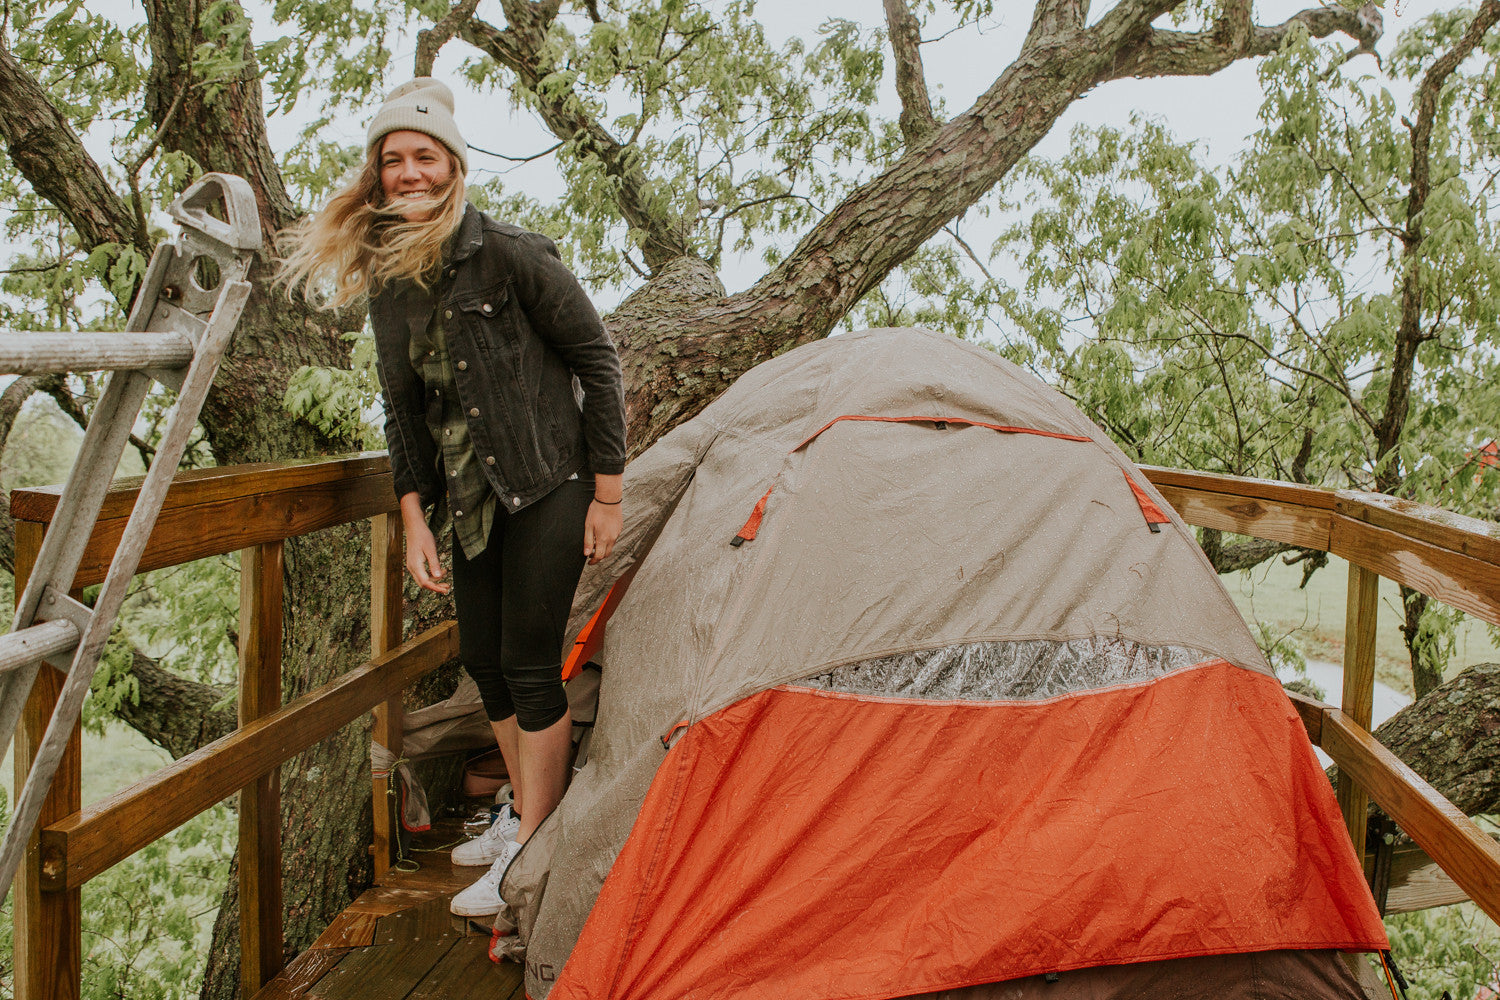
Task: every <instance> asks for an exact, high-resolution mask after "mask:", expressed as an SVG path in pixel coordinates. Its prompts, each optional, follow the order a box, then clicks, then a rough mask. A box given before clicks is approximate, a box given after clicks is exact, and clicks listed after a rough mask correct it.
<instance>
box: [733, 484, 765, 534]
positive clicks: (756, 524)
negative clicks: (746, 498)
mask: <svg viewBox="0 0 1500 1000" xmlns="http://www.w3.org/2000/svg"><path fill="white" fill-rule="evenodd" d="M775 488H776V485H775V484H774V483H773V484H771V486H770V488H769V489H767V490H766V492H765V494H764V495H763V496H761V498H760V500H759V501H758V502H757V503H756V504H755V509H754V510H752V511H751V512H750V517H749V518H748V519H747V520H746V521H745V526H744V527H743V528H741V529H740V531H739V534H737V535H735V536H734V537H733V538H731V539H730V540H729V544H730V545H734V546H740V545H744V544H745V543H746V542H753V541H755V535H756V532H758V531H760V521H761V518H763V517H765V516H766V501H767V500H769V499H771V490H774V489H775Z"/></svg>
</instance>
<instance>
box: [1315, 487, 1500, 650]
mask: <svg viewBox="0 0 1500 1000" xmlns="http://www.w3.org/2000/svg"><path fill="white" fill-rule="evenodd" d="M1328 551H1330V552H1332V553H1333V554H1334V555H1336V556H1340V557H1342V558H1344V559H1347V560H1349V561H1350V562H1351V563H1354V564H1356V565H1359V566H1363V567H1365V568H1366V569H1368V570H1372V571H1374V572H1376V573H1379V574H1380V575H1381V576H1383V577H1385V578H1386V579H1388V580H1394V581H1395V582H1397V583H1403V584H1405V585H1406V586H1408V587H1411V588H1413V589H1414V590H1419V591H1421V592H1422V593H1424V594H1426V595H1427V596H1429V597H1432V598H1436V599H1437V600H1439V601H1442V602H1443V603H1444V604H1447V605H1449V606H1450V607H1454V608H1458V609H1459V610H1460V611H1466V612H1468V613H1469V614H1471V615H1474V616H1476V617H1478V618H1483V619H1484V620H1485V621H1487V622H1489V623H1490V624H1492V625H1500V566H1496V565H1494V564H1493V563H1489V562H1486V561H1484V560H1482V559H1478V558H1475V557H1474V556H1470V555H1465V554H1464V553H1462V552H1456V551H1454V550H1453V549H1446V548H1442V547H1441V546H1438V545H1434V544H1432V543H1431V542H1427V541H1423V540H1422V539H1419V538H1411V537H1408V536H1406V535H1401V534H1398V533H1397V532H1395V531H1392V530H1390V529H1389V528H1382V527H1377V526H1376V525H1373V524H1367V523H1365V522H1364V521H1358V520H1355V519H1353V518H1350V517H1345V516H1344V515H1342V514H1335V515H1334V518H1333V536H1332V544H1331V545H1330V546H1329V548H1328Z"/></svg>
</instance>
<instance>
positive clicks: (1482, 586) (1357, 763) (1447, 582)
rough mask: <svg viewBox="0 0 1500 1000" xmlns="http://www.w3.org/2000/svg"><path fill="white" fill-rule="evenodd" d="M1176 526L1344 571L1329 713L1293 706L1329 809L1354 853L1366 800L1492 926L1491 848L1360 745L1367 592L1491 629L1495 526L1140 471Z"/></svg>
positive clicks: (1363, 740) (1216, 478) (1367, 745)
mask: <svg viewBox="0 0 1500 1000" xmlns="http://www.w3.org/2000/svg"><path fill="white" fill-rule="evenodd" d="M1144 471H1145V473H1146V476H1147V478H1149V479H1150V480H1151V482H1152V483H1153V484H1154V485H1155V486H1156V488H1157V489H1159V490H1160V491H1161V493H1162V495H1163V496H1164V497H1166V499H1167V502H1168V503H1170V504H1171V505H1172V506H1173V507H1174V508H1176V510H1177V512H1178V513H1179V514H1181V515H1182V518H1183V520H1185V521H1187V522H1188V523H1189V524H1195V525H1198V526H1200V527H1205V528H1218V529H1221V530H1224V531H1232V532H1235V533H1237V534H1241V535H1252V536H1254V537H1257V538H1266V539H1270V540H1272V541H1278V542H1287V543H1289V544H1293V545H1298V546H1302V547H1304V548H1309V549H1318V550H1321V551H1324V552H1329V553H1332V554H1333V555H1336V556H1339V557H1341V558H1343V559H1346V560H1348V562H1349V596H1348V604H1347V607H1346V610H1345V618H1344V620H1345V630H1344V683H1343V692H1342V697H1341V701H1340V707H1338V708H1334V707H1332V706H1329V705H1323V704H1321V703H1319V702H1315V701H1312V700H1310V699H1306V698H1298V697H1294V698H1293V701H1295V702H1296V703H1297V708H1298V711H1299V712H1300V713H1301V715H1302V721H1303V724H1304V725H1305V726H1306V728H1307V732H1308V736H1309V737H1310V738H1311V740H1312V742H1313V743H1314V744H1315V745H1317V746H1320V747H1322V749H1323V751H1324V752H1325V753H1327V754H1328V756H1330V757H1332V758H1333V760H1334V763H1336V764H1337V765H1338V767H1339V786H1338V798H1339V808H1340V809H1341V810H1342V811H1343V814H1344V820H1345V822H1346V823H1347V824H1348V827H1349V836H1350V838H1351V839H1352V840H1353V842H1354V844H1355V845H1356V847H1357V849H1358V850H1359V851H1360V852H1361V853H1363V850H1364V845H1365V822H1366V816H1367V810H1368V805H1369V799H1370V798H1371V797H1373V798H1374V799H1375V802H1376V803H1377V804H1378V805H1379V806H1380V808H1381V809H1382V810H1384V811H1385V813H1386V815H1388V816H1390V817H1391V818H1392V819H1393V820H1395V822H1396V824H1397V825H1398V826H1400V827H1401V829H1402V830H1404V831H1406V833H1407V834H1408V835H1409V836H1410V837H1411V839H1412V840H1414V841H1416V843H1417V844H1418V845H1419V846H1420V847H1421V848H1422V849H1423V850H1424V851H1426V852H1427V854H1428V855H1429V856H1430V857H1431V858H1432V860H1434V861H1436V862H1437V863H1438V865H1439V866H1440V867H1441V868H1442V870H1443V871H1444V872H1445V873H1446V874H1447V876H1448V877H1449V878H1451V879H1452V880H1453V882H1454V883H1455V884H1456V885H1457V886H1458V887H1459V888H1460V889H1462V890H1463V891H1464V893H1465V894H1467V895H1468V896H1469V898H1470V899H1472V900H1474V902H1476V903H1478V904H1479V906H1480V908H1482V909H1483V910H1484V911H1485V913H1487V914H1488V915H1489V917H1490V919H1492V920H1494V921H1496V922H1497V923H1500V846H1497V844H1496V843H1495V841H1494V840H1493V839H1492V838H1490V837H1488V836H1486V835H1485V833H1484V831H1483V830H1481V829H1480V828H1479V827H1478V826H1477V825H1475V823H1474V822H1473V821H1471V820H1470V819H1469V818H1468V817H1467V816H1465V815H1464V814H1463V813H1462V812H1460V811H1459V810H1458V809H1457V808H1455V807H1454V806H1453V804H1452V803H1450V802H1449V801H1448V800H1447V799H1445V798H1444V797H1443V796H1442V795H1440V794H1439V793H1438V792H1437V790H1436V789H1434V788H1433V787H1432V786H1431V785H1429V784H1428V783H1427V782H1425V781H1423V780H1422V778H1421V777H1419V776H1418V775H1417V774H1416V772H1414V771H1412V770H1411V768H1409V767H1407V766H1406V765H1405V764H1403V763H1402V762H1401V761H1400V760H1399V759H1397V758H1396V757H1395V756H1394V755H1393V754H1392V753H1390V751H1388V750H1386V749H1385V748H1384V747H1382V746H1381V745H1380V744H1379V743H1378V742H1377V741H1376V740H1375V738H1374V737H1373V736H1371V735H1370V732H1369V730H1370V714H1371V710H1372V707H1373V705H1374V700H1375V635H1376V625H1377V621H1378V617H1379V612H1380V603H1379V600H1378V587H1379V583H1380V578H1381V577H1385V578H1387V579H1389V580H1392V581H1394V582H1396V583H1398V584H1403V585H1405V586H1407V587H1411V588H1412V589H1414V590H1418V591H1421V592H1422V593H1424V594H1426V595H1428V596H1429V597H1433V598H1436V599H1437V600H1439V601H1442V602H1443V603H1445V604H1448V605H1451V606H1453V607H1455V608H1458V609H1460V610H1462V611H1465V612H1468V613H1469V614H1471V615H1474V616H1475V617H1477V618H1481V619H1483V620H1484V621H1487V622H1489V623H1491V624H1500V525H1497V524H1492V523H1490V522H1487V521H1479V520H1476V519H1474V518H1471V517H1464V516H1462V515H1460V514H1453V513H1450V512H1448V511H1445V510H1441V509H1438V508H1436V507H1428V506H1426V505H1424V504H1418V503H1411V502H1409V501H1404V500H1397V499H1395V498H1393V497H1389V496H1385V495H1384V494H1380V493H1364V492H1359V491H1355V490H1340V491H1337V492H1334V491H1330V490H1320V489H1314V488H1312V487H1307V486H1298V485H1295V484H1291V483H1281V482H1272V481H1268V480H1264V479H1244V478H1240V477H1237V476H1221V475H1212V474H1208V473H1201V472H1184V471H1182V470H1180V469H1159V468H1152V467H1149V466H1148V467H1146V468H1145V470H1144Z"/></svg>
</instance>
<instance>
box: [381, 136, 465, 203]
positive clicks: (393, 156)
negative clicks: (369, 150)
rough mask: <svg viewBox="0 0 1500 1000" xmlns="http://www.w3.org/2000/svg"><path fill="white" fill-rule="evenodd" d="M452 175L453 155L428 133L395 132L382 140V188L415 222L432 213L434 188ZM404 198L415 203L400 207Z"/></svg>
mask: <svg viewBox="0 0 1500 1000" xmlns="http://www.w3.org/2000/svg"><path fill="white" fill-rule="evenodd" d="M452 176H453V154H451V153H449V152H448V150H446V149H445V148H443V144H442V143H440V142H438V141H437V140H436V139H434V138H433V137H432V136H430V135H427V134H426V133H425V132H411V131H406V130H402V131H399V132H392V133H391V134H390V135H387V136H386V137H385V139H384V140H383V141H382V144H381V148H380V189H381V191H382V192H384V194H385V198H386V203H387V204H391V205H396V206H398V210H400V211H401V212H402V214H403V215H405V216H406V217H407V218H408V219H411V220H412V221H413V222H417V221H421V220H422V219H426V218H429V217H430V216H431V215H432V208H431V201H430V198H431V194H432V190H433V189H434V188H436V187H439V186H441V185H442V184H443V183H444V182H446V181H447V180H449V179H450V178H451V177H452ZM404 201H410V202H412V203H413V205H412V209H411V210H410V211H407V210H405V209H399V206H400V205H401V204H402V202H404ZM419 203H420V206H421V207H418V205H419Z"/></svg>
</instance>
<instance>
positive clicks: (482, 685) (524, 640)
mask: <svg viewBox="0 0 1500 1000" xmlns="http://www.w3.org/2000/svg"><path fill="white" fill-rule="evenodd" d="M593 496H594V483H593V481H592V479H581V478H580V479H569V480H567V481H566V482H564V483H562V484H561V485H559V486H558V487H557V488H556V489H554V490H553V491H552V492H551V493H548V494H547V495H546V496H544V497H542V499H540V500H538V501H536V502H535V503H533V504H531V505H530V506H528V507H526V508H524V509H522V510H520V511H518V512H516V513H514V514H511V513H507V512H506V511H505V510H504V509H503V507H500V508H497V510H496V511H495V524H494V526H493V527H492V528H491V529H490V537H489V541H488V543H487V544H486V545H485V548H484V551H483V552H481V553H480V554H479V556H478V557H477V558H475V559H473V560H469V559H465V558H464V555H463V551H462V548H461V546H459V545H458V544H457V543H455V544H454V546H453V549H454V551H453V600H454V604H455V605H456V607H457V611H458V650H459V658H460V659H461V660H462V661H463V665H464V668H465V669H466V670H468V671H469V675H470V676H471V677H473V678H474V683H475V684H477V685H478V686H479V697H480V698H481V699H482V700H483V702H484V711H485V714H486V715H487V716H489V718H490V721H492V722H499V721H501V720H502V719H507V718H509V717H510V716H512V715H514V716H515V717H516V724H517V725H519V726H520V727H521V728H522V729H524V730H525V731H526V732H528V733H534V732H539V731H541V730H543V729H546V728H547V727H548V726H551V725H552V724H553V723H555V722H557V720H558V719H561V718H562V717H563V713H564V712H566V711H567V710H568V699H567V696H566V695H565V694H564V693H563V685H562V644H563V634H564V632H565V631H566V629H567V627H568V612H569V611H570V610H571V608H572V606H573V592H574V591H575V590H577V589H578V577H579V575H580V574H581V573H582V572H583V561H584V560H583V521H584V517H585V516H586V515H587V514H588V508H589V503H590V501H591V500H592V499H593Z"/></svg>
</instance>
